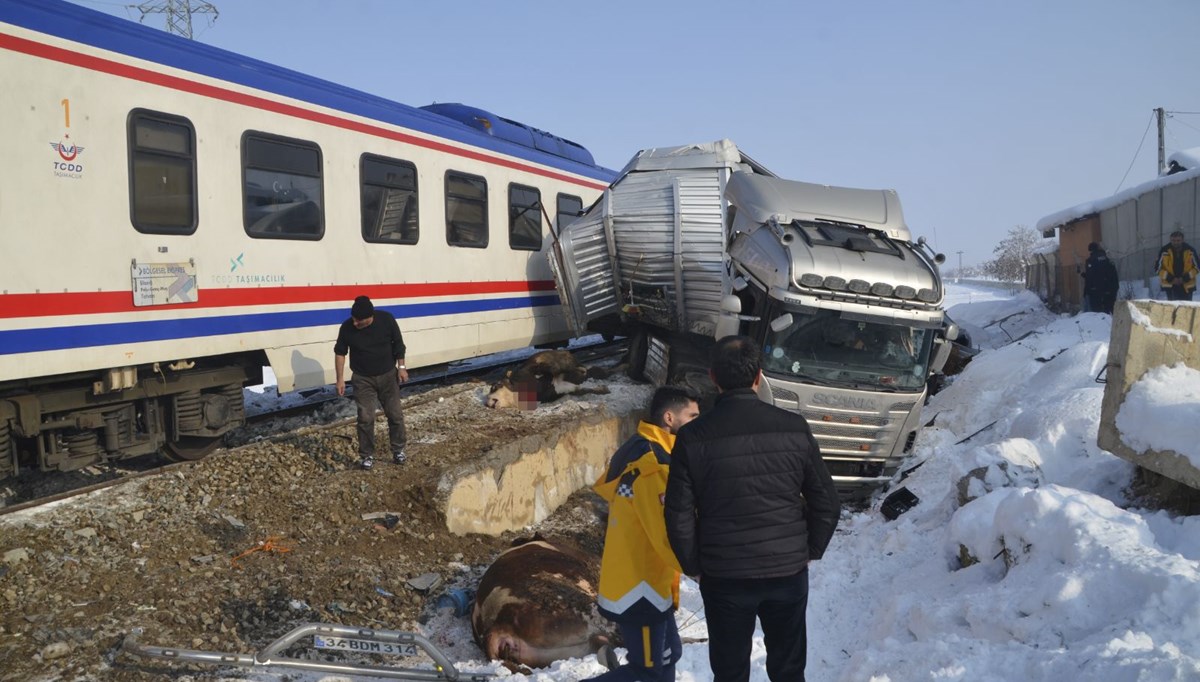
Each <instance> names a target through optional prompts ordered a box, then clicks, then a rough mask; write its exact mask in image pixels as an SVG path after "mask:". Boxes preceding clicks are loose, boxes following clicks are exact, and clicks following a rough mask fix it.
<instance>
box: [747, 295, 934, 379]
mask: <svg viewBox="0 0 1200 682" xmlns="http://www.w3.org/2000/svg"><path fill="white" fill-rule="evenodd" d="M792 318H793V322H792V325H791V326H789V327H787V328H786V329H784V330H782V331H778V332H776V331H773V330H771V329H768V330H767V338H766V342H765V343H764V344H763V360H762V368H763V371H764V372H766V373H768V374H774V375H778V376H783V377H795V378H799V379H801V380H810V381H815V382H818V383H821V384H827V385H835V386H845V387H846V388H863V389H868V390H877V391H920V390H921V389H923V388H924V387H925V378H926V372H927V370H928V367H929V354H930V350H931V349H932V347H933V330H930V329H918V328H914V327H908V326H904V325H898V324H883V323H878V322H862V321H857V320H849V319H844V318H842V317H841V315H840V314H839V313H837V312H835V311H830V310H821V311H817V312H815V313H797V312H793V313H792Z"/></svg>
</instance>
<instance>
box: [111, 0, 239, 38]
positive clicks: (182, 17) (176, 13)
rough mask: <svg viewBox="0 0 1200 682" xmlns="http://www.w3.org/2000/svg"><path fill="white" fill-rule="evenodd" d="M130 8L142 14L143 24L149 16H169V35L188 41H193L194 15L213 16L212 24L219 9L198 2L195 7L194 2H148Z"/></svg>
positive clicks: (190, 0)
mask: <svg viewBox="0 0 1200 682" xmlns="http://www.w3.org/2000/svg"><path fill="white" fill-rule="evenodd" d="M128 6H129V7H131V8H133V9H136V10H138V11H139V12H141V13H142V18H141V19H140V20H139V21H141V22H144V21H145V20H146V15H147V14H165V15H167V33H174V34H175V35H180V36H183V37H184V38H187V39H188V40H191V39H192V15H193V14H211V15H212V19H211V20H210V21H209V23H210V24H211V23H212V22H214V21H216V20H217V15H218V12H217V8H216V7H213V6H212V3H208V2H197V3H195V4H194V5H193V3H192V0H148V1H147V2H143V3H141V4H140V5H128Z"/></svg>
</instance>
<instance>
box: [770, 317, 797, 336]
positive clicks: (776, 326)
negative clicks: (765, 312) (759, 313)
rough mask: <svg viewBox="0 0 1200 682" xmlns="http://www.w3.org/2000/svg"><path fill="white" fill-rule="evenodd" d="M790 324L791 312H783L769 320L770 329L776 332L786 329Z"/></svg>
mask: <svg viewBox="0 0 1200 682" xmlns="http://www.w3.org/2000/svg"><path fill="white" fill-rule="evenodd" d="M790 326H792V314H791V313H784V314H782V315H780V316H779V317H777V318H775V319H773V320H771V331H773V332H775V333H777V334H778V333H779V332H781V331H783V330H784V329H787V328H788V327H790Z"/></svg>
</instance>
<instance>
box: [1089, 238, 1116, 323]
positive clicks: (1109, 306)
mask: <svg viewBox="0 0 1200 682" xmlns="http://www.w3.org/2000/svg"><path fill="white" fill-rule="evenodd" d="M1079 274H1080V275H1082V276H1083V300H1084V312H1091V313H1108V314H1109V315H1112V311H1113V305H1114V304H1116V302H1117V292H1118V291H1119V290H1120V287H1121V282H1120V278H1119V277H1118V276H1117V266H1116V265H1113V262H1112V261H1111V260H1109V258H1108V254H1107V253H1106V252H1105V251H1104V249H1103V248H1101V246H1100V244H1098V243H1096V242H1092V243H1091V244H1088V259H1087V262H1086V263H1084V270H1083V272H1081V273H1079Z"/></svg>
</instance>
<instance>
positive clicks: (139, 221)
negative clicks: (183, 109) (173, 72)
mask: <svg viewBox="0 0 1200 682" xmlns="http://www.w3.org/2000/svg"><path fill="white" fill-rule="evenodd" d="M129 215H130V220H131V221H132V222H133V227H134V229H136V230H137V231H138V232H144V233H147V234H192V233H193V232H195V231H196V223H197V210H196V131H195V128H193V127H192V123H191V121H189V120H187V119H186V118H181V117H179V116H171V115H169V114H160V113H158V112H153V111H141V110H137V111H133V112H132V113H130V115H129Z"/></svg>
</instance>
